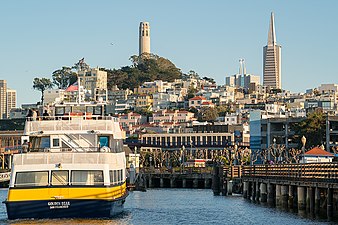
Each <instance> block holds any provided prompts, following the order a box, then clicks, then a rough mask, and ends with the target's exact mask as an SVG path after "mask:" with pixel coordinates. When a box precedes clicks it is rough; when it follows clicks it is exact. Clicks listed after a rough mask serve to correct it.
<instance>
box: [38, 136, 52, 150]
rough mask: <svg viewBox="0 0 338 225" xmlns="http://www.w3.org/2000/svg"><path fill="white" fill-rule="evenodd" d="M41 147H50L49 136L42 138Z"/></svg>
mask: <svg viewBox="0 0 338 225" xmlns="http://www.w3.org/2000/svg"><path fill="white" fill-rule="evenodd" d="M40 148H42V149H43V148H50V138H49V137H42V138H41V145H40Z"/></svg>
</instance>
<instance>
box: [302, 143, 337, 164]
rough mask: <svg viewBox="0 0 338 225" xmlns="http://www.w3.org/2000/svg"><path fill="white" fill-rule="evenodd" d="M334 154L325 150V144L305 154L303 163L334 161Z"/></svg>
mask: <svg viewBox="0 0 338 225" xmlns="http://www.w3.org/2000/svg"><path fill="white" fill-rule="evenodd" d="M333 157H334V155H333V154H331V153H330V152H327V151H325V149H324V146H321V147H315V148H313V149H311V150H309V151H307V152H305V154H304V155H303V157H302V159H301V163H318V162H332V159H333Z"/></svg>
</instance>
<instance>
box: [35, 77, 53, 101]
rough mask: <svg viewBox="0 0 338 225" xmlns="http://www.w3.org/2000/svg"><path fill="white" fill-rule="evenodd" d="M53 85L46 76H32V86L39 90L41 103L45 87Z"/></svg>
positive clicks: (48, 87)
mask: <svg viewBox="0 0 338 225" xmlns="http://www.w3.org/2000/svg"><path fill="white" fill-rule="evenodd" d="M52 87H53V83H52V81H51V80H50V79H48V78H37V77H36V78H34V80H33V88H34V89H35V90H38V91H41V105H43V100H44V92H45V90H47V89H50V88H52Z"/></svg>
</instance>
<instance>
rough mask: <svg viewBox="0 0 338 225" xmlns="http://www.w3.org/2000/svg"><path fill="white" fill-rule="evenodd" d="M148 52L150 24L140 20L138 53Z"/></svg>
mask: <svg viewBox="0 0 338 225" xmlns="http://www.w3.org/2000/svg"><path fill="white" fill-rule="evenodd" d="M143 53H148V54H150V25H149V23H148V22H141V23H140V28H139V55H142V54H143Z"/></svg>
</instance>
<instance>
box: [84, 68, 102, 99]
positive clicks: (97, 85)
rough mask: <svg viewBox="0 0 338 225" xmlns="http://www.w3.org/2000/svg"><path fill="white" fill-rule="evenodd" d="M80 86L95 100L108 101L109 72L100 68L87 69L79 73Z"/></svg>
mask: <svg viewBox="0 0 338 225" xmlns="http://www.w3.org/2000/svg"><path fill="white" fill-rule="evenodd" d="M78 76H79V79H80V85H81V86H83V87H84V89H86V90H87V91H89V93H90V96H91V98H92V99H93V100H95V101H99V100H100V98H102V99H103V100H107V99H108V91H107V72H106V71H101V70H99V68H92V69H88V70H87V69H85V70H80V71H78Z"/></svg>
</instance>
